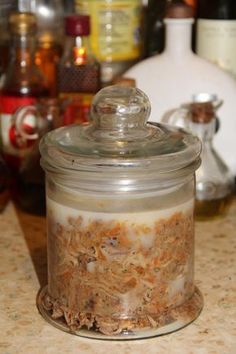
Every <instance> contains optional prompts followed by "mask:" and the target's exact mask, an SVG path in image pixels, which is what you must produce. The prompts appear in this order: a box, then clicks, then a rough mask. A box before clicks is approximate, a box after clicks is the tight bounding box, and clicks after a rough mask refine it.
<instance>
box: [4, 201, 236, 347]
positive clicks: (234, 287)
mask: <svg viewBox="0 0 236 354" xmlns="http://www.w3.org/2000/svg"><path fill="white" fill-rule="evenodd" d="M45 225H46V223H45V219H44V218H42V217H32V216H29V215H27V214H24V213H22V212H19V211H16V210H15V208H14V206H13V205H12V204H11V203H9V205H8V206H7V208H6V210H5V211H4V213H3V214H1V215H0V333H1V338H0V353H1V354H22V353H24V354H67V353H68V354H87V353H91V354H93V353H94V354H95V353H96V354H111V353H112V354H128V353H132V354H136V353H137V354H143V353H147V354H236V201H235V202H234V204H233V206H232V208H231V210H230V212H229V214H228V216H227V217H225V218H224V219H221V220H215V221H211V222H209V221H208V222H201V223H200V222H198V223H196V242H195V244H196V251H195V255H196V257H195V279H196V281H195V282H196V284H197V285H198V287H199V288H200V290H201V291H202V293H203V296H204V308H203V311H202V313H201V315H200V317H199V318H198V319H197V320H196V321H195V322H193V323H192V324H190V325H189V326H187V327H185V328H184V329H182V330H180V331H178V332H175V333H172V334H169V335H165V336H162V337H157V338H152V339H145V340H140V341H132V342H131V341H126V342H107V341H96V340H91V339H90V340H89V339H84V338H80V337H77V336H73V335H70V334H67V333H64V332H62V331H60V330H58V329H56V328H54V327H52V326H51V325H49V324H48V323H47V322H46V321H45V320H44V319H43V318H42V317H41V316H40V315H39V313H38V311H37V308H36V305H35V299H36V295H37V292H38V290H39V288H40V286H42V285H44V284H45V283H46V234H45V228H46V226H45Z"/></svg>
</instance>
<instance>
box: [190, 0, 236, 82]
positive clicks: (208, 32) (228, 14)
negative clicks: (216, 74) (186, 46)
mask: <svg viewBox="0 0 236 354" xmlns="http://www.w3.org/2000/svg"><path fill="white" fill-rule="evenodd" d="M196 39H197V42H196V53H197V54H198V55H199V56H201V57H202V58H205V59H207V60H210V61H212V62H213V63H215V64H217V65H219V67H221V68H222V69H224V70H226V71H228V72H229V73H231V75H233V77H234V78H236V2H235V1H234V0H208V1H205V0H198V6H197V33H196Z"/></svg>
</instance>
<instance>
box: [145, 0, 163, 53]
mask: <svg viewBox="0 0 236 354" xmlns="http://www.w3.org/2000/svg"><path fill="white" fill-rule="evenodd" d="M165 11H166V0H149V1H148V5H147V9H146V18H145V38H144V57H150V56H152V55H154V54H157V53H161V52H163V50H164V38H165V36H164V31H165V27H164V23H163V18H164V16H165Z"/></svg>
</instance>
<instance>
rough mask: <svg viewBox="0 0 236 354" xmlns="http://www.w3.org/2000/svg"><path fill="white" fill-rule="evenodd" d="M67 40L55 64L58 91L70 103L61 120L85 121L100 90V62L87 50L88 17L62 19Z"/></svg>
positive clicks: (79, 16)
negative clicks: (56, 66)
mask: <svg viewBox="0 0 236 354" xmlns="http://www.w3.org/2000/svg"><path fill="white" fill-rule="evenodd" d="M65 33H66V41H65V47H64V53H63V55H62V58H61V60H60V61H59V65H58V93H59V97H60V98H61V99H66V100H69V101H70V102H71V103H70V104H69V105H68V107H67V109H66V111H65V120H64V123H65V124H68V123H74V122H76V123H82V122H85V121H87V120H88V116H89V109H90V105H91V102H92V98H93V96H94V94H95V93H96V92H97V91H98V90H99V89H100V86H101V84H100V64H99V63H98V62H97V61H96V59H95V58H94V56H93V55H92V52H91V49H90V41H89V34H90V17H89V16H87V15H70V16H67V17H66V18H65Z"/></svg>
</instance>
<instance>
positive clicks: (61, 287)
mask: <svg viewBox="0 0 236 354" xmlns="http://www.w3.org/2000/svg"><path fill="white" fill-rule="evenodd" d="M149 113H150V103H149V100H148V98H147V96H146V95H145V94H144V93H143V92H142V91H141V90H139V89H136V88H134V87H124V86H119V85H114V86H110V87H106V88H104V89H102V90H100V91H99V92H98V93H97V94H96V96H95V97H94V99H93V103H92V108H91V117H92V118H91V122H90V124H88V123H87V124H84V125H71V126H68V127H63V128H59V129H57V130H54V131H52V132H50V133H48V134H46V135H45V136H44V137H43V139H42V140H41V143H40V151H41V155H42V159H41V164H42V166H43V168H44V170H45V171H46V184H47V186H46V195H47V224H48V286H47V287H45V288H43V289H42V290H41V291H40V293H39V295H38V299H37V304H38V308H39V311H40V312H41V314H42V315H43V316H44V317H45V318H46V319H47V320H48V321H49V322H50V323H52V324H53V325H55V326H56V327H58V328H60V329H62V330H65V331H67V332H70V333H74V334H77V335H80V336H84V337H91V338H102V339H117V340H123V339H137V338H146V337H151V336H156V335H161V334H164V333H169V332H172V331H175V330H177V329H179V328H181V327H183V326H185V325H186V324H188V323H190V322H192V321H193V320H194V319H195V318H196V317H197V316H198V315H199V313H200V311H201V308H202V297H201V294H200V292H199V291H198V289H197V288H196V287H195V285H194V279H193V268H194V266H193V262H194V257H193V251H194V218H193V209H194V187H195V177H194V176H195V170H196V169H197V167H198V166H199V164H200V160H199V155H200V150H201V144H200V141H199V139H198V138H197V137H194V136H193V135H191V134H190V133H187V132H185V131H184V130H182V129H181V128H176V127H170V126H167V125H162V124H159V123H150V122H149V123H147V119H148V116H149Z"/></svg>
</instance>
